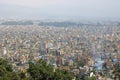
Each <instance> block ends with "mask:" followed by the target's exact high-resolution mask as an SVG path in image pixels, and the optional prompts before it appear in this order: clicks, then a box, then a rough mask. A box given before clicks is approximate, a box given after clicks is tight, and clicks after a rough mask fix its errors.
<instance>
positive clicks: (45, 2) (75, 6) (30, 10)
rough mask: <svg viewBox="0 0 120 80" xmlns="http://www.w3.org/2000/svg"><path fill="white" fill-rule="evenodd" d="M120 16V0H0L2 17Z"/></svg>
mask: <svg viewBox="0 0 120 80" xmlns="http://www.w3.org/2000/svg"><path fill="white" fill-rule="evenodd" d="M46 16H47V17H83V18H84V17H86V18H87V17H88V18H95V17H97V18H101V17H108V18H116V17H118V18H120V0H0V17H27V18H40V17H46Z"/></svg>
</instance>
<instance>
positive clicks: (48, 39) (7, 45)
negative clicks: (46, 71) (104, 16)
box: [0, 21, 120, 80]
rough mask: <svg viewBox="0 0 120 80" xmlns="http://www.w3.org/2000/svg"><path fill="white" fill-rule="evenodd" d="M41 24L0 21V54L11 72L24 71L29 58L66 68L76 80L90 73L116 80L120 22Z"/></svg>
mask: <svg viewBox="0 0 120 80" xmlns="http://www.w3.org/2000/svg"><path fill="white" fill-rule="evenodd" d="M29 23H30V24H29ZM41 23H43V22H41V21H24V22H21V21H1V25H0V57H1V58H4V59H7V60H9V62H10V63H11V64H12V66H13V71H15V72H21V71H26V70H27V69H28V68H29V61H33V62H37V61H38V60H39V59H42V60H44V61H45V62H46V63H47V64H50V65H53V67H54V69H56V68H60V69H62V70H67V71H69V72H70V73H71V74H72V75H73V76H74V78H76V80H79V79H81V78H82V77H93V76H94V77H95V78H98V79H99V80H106V79H107V80H119V78H120V74H119V70H116V66H117V65H118V66H117V68H118V67H120V59H119V57H120V54H119V53H120V25H119V22H116V24H109V22H108V23H107V24H105V23H100V24H99V25H98V23H96V24H92V23H89V24H84V23H80V22H66V21H65V22H60V21H59V22H57V21H55V22H54V21H50V22H44V24H41ZM48 23H49V24H48ZM110 23H112V22H110ZM114 23H115V22H114ZM73 24H74V26H73ZM66 25H67V26H66ZM109 25H111V26H109ZM82 80H84V79H82Z"/></svg>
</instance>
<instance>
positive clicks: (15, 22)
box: [1, 21, 33, 25]
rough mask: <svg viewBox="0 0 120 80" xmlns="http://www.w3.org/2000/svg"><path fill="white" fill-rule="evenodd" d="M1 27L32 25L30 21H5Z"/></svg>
mask: <svg viewBox="0 0 120 80" xmlns="http://www.w3.org/2000/svg"><path fill="white" fill-rule="evenodd" d="M1 25H33V22H32V21H5V22H2V23H1Z"/></svg>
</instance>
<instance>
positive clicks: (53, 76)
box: [28, 60, 72, 80]
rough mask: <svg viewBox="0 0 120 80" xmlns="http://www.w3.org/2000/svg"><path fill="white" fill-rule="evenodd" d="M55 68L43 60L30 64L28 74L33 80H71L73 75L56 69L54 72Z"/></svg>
mask: <svg viewBox="0 0 120 80" xmlns="http://www.w3.org/2000/svg"><path fill="white" fill-rule="evenodd" d="M53 68H54V67H53V66H52V65H49V64H47V63H46V62H45V61H43V60H39V61H38V62H35V63H33V62H30V63H29V69H28V73H29V74H30V76H31V80H71V79H72V75H71V74H70V73H69V72H68V71H64V70H60V69H56V71H55V72H54V69H53Z"/></svg>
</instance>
